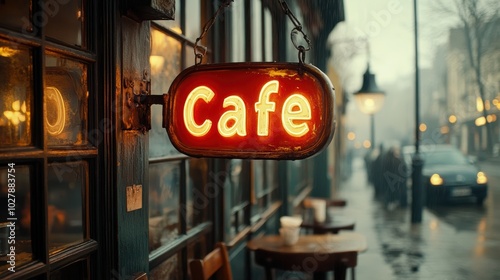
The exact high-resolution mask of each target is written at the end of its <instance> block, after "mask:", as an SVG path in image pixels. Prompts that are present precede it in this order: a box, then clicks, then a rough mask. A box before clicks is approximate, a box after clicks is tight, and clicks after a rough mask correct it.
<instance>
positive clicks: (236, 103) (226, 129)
mask: <svg viewBox="0 0 500 280" xmlns="http://www.w3.org/2000/svg"><path fill="white" fill-rule="evenodd" d="M278 88H279V82H278V81H276V80H272V81H270V82H267V83H266V84H265V85H264V86H263V87H262V89H261V91H260V94H259V100H258V102H256V103H255V112H256V113H257V135H259V136H269V114H270V113H274V112H275V110H276V103H275V102H272V101H270V100H269V99H270V95H271V94H273V93H277V92H278ZM214 96H215V93H214V92H213V91H212V90H211V89H210V88H208V87H206V86H199V87H196V88H195V89H193V90H192V91H191V92H190V93H189V94H188V97H187V98H186V103H185V104H184V125H185V126H186V129H187V131H188V132H189V133H190V134H191V135H193V136H196V137H202V136H204V135H206V134H207V133H208V132H209V131H210V129H211V127H212V121H211V120H208V119H205V120H204V121H203V123H201V124H197V123H196V121H195V114H194V108H195V104H196V102H201V101H199V100H202V101H204V102H205V103H209V102H210V101H211V100H212V98H213V97H214ZM223 107H224V108H227V107H232V108H233V110H228V111H226V112H224V113H223V114H222V116H221V117H220V119H219V122H218V125H217V129H218V131H219V134H220V135H221V136H222V137H232V136H234V135H235V134H237V135H239V136H246V135H247V129H246V119H247V116H246V114H247V113H246V107H245V102H244V101H243V99H241V97H239V96H237V95H231V96H228V97H226V98H225V99H224V104H223ZM306 120H311V105H310V104H309V101H308V100H307V98H305V97H304V96H303V95H301V94H299V93H295V94H292V95H290V96H289V97H288V98H287V99H286V100H285V103H284V105H283V110H282V112H281V123H282V125H283V128H284V129H285V131H286V132H287V133H288V134H289V135H290V136H293V137H301V136H303V135H305V134H306V133H307V132H308V131H309V126H308V125H307V124H306V123H304V122H301V123H297V121H306ZM231 123H232V124H231Z"/></svg>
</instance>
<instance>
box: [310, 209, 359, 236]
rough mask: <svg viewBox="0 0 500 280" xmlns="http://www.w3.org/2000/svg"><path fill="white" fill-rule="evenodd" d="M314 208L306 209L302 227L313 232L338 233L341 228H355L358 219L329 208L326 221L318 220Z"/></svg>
mask: <svg viewBox="0 0 500 280" xmlns="http://www.w3.org/2000/svg"><path fill="white" fill-rule="evenodd" d="M312 212H313V211H312V209H307V210H305V213H304V215H303V221H302V224H301V225H300V226H301V227H302V228H306V229H312V231H313V234H323V233H338V232H339V231H341V230H354V226H355V224H356V221H354V219H352V218H349V217H347V216H344V215H338V214H334V211H331V209H328V210H327V212H326V218H325V221H324V222H316V221H315V220H314V214H313V213H312Z"/></svg>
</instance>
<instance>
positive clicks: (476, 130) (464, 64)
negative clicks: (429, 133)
mask: <svg viewBox="0 0 500 280" xmlns="http://www.w3.org/2000/svg"><path fill="white" fill-rule="evenodd" d="M485 26H489V28H484V32H483V33H482V34H483V35H482V36H481V37H480V38H479V39H478V40H471V41H470V45H468V42H467V40H466V33H465V31H464V27H458V28H453V29H451V30H450V32H449V39H448V53H447V59H446V64H447V96H446V108H447V109H448V112H447V116H445V119H444V120H442V123H443V124H444V125H443V127H444V128H447V130H448V133H449V139H450V141H451V142H454V143H456V144H457V145H458V146H459V148H460V149H461V150H463V151H464V152H467V153H469V154H476V155H481V154H482V153H483V152H484V151H486V150H487V143H488V142H487V137H488V134H487V127H486V123H490V128H491V134H492V135H491V137H492V144H493V152H494V153H496V155H498V149H499V148H500V143H499V142H500V141H499V139H500V125H499V122H500V120H499V119H498V117H499V115H500V31H499V30H500V18H495V19H494V20H493V21H491V22H489V23H487V24H485ZM469 50H471V51H469ZM469 53H471V54H472V56H473V58H475V57H477V56H479V57H480V58H479V60H477V59H476V60H475V61H479V64H477V62H473V63H474V64H473V63H471V58H470V54H469ZM473 65H479V67H473ZM475 71H480V80H481V81H482V83H483V87H484V97H485V100H484V103H483V101H482V99H481V95H480V92H479V91H480V89H479V87H480V86H479V83H478V81H477V78H476V77H477V73H476V72H475ZM483 110H486V114H484V113H483ZM484 115H486V116H487V117H486V118H485V117H484ZM445 132H446V131H445Z"/></svg>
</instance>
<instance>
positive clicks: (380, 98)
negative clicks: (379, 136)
mask: <svg viewBox="0 0 500 280" xmlns="http://www.w3.org/2000/svg"><path fill="white" fill-rule="evenodd" d="M384 98H385V94H384V92H383V91H382V90H381V89H379V88H378V87H377V84H376V83H375V75H374V74H372V73H370V64H368V66H367V68H366V72H365V74H364V75H363V85H362V86H361V89H360V90H359V91H358V92H356V93H354V99H355V100H356V103H357V104H358V107H359V109H360V110H361V112H363V113H365V114H367V115H370V130H371V131H370V142H371V143H370V144H371V147H372V149H373V148H374V147H375V121H374V118H373V114H375V113H377V112H378V111H380V109H381V108H382V105H383V104H384Z"/></svg>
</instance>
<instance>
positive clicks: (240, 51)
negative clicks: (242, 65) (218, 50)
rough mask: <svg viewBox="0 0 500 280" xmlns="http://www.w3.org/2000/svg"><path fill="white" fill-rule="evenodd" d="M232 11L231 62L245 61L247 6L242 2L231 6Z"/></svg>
mask: <svg viewBox="0 0 500 280" xmlns="http://www.w3.org/2000/svg"><path fill="white" fill-rule="evenodd" d="M229 9H231V24H232V25H231V28H230V30H231V41H230V44H231V46H230V47H229V49H230V50H231V51H232V52H231V62H243V61H245V47H246V46H245V5H243V2H242V1H240V2H238V3H234V5H231V6H229Z"/></svg>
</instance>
